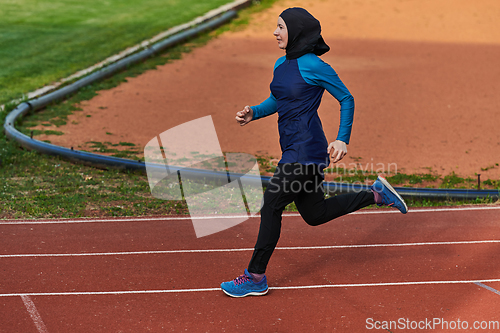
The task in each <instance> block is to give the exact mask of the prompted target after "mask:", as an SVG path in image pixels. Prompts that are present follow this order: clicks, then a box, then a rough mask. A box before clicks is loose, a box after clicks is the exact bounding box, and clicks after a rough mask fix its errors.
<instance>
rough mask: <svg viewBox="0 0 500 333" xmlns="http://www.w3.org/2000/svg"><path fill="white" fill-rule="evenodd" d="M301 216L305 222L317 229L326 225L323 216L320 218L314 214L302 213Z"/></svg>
mask: <svg viewBox="0 0 500 333" xmlns="http://www.w3.org/2000/svg"><path fill="white" fill-rule="evenodd" d="M299 212H300V211H299ZM300 215H301V216H302V219H304V221H305V222H306V223H307V224H309V225H310V226H313V227H315V226H318V225H320V224H323V223H324V221H323V218H322V216H318V215H316V214H314V213H309V212H308V213H304V214H303V213H300Z"/></svg>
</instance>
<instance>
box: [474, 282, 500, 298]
mask: <svg viewBox="0 0 500 333" xmlns="http://www.w3.org/2000/svg"><path fill="white" fill-rule="evenodd" d="M474 283H475V284H477V285H478V286H480V287H483V288H484V289H487V290H489V291H492V292H494V293H495V294H497V295H500V291H498V290H496V289H494V288H491V287H490V286H487V285H485V284H483V283H481V282H474Z"/></svg>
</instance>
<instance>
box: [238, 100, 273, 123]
mask: <svg viewBox="0 0 500 333" xmlns="http://www.w3.org/2000/svg"><path fill="white" fill-rule="evenodd" d="M273 113H276V98H275V97H274V96H273V94H271V96H269V98H268V99H266V100H265V101H264V102H262V103H260V104H259V105H255V106H252V107H250V106H248V105H247V106H245V107H244V108H243V110H241V111H238V112H236V121H237V122H238V123H239V124H240V126H245V125H246V124H248V123H249V122H250V121H252V120H257V119H260V118H264V117H267V116H269V115H272V114H273Z"/></svg>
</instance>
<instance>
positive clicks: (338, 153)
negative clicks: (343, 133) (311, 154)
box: [328, 140, 347, 163]
mask: <svg viewBox="0 0 500 333" xmlns="http://www.w3.org/2000/svg"><path fill="white" fill-rule="evenodd" d="M328 154H329V155H330V156H331V158H332V162H333V163H337V162H338V161H340V160H341V159H343V158H344V156H345V155H346V154H347V145H346V143H345V142H343V141H339V140H335V141H333V142H332V143H330V145H328Z"/></svg>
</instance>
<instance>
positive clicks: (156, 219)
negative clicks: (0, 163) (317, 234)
mask: <svg viewBox="0 0 500 333" xmlns="http://www.w3.org/2000/svg"><path fill="white" fill-rule="evenodd" d="M499 209H500V206H486V207H484V206H483V207H465V208H458V207H457V208H423V209H410V210H409V211H408V214H410V213H412V214H413V213H436V212H461V211H474V210H499ZM370 214H401V213H400V212H399V211H398V210H380V211H379V210H373V211H372V210H369V211H356V212H353V213H350V214H348V215H370ZM242 217H246V218H260V215H257V216H252V217H249V216H248V215H244V216H243V215H220V216H204V217H203V216H202V217H197V219H207V220H211V219H234V218H242ZM283 217H300V214H298V213H292V214H284V215H283ZM184 220H191V217H189V216H179V217H143V218H141V217H130V218H118V219H69V220H23V221H12V220H0V225H24V224H65V223H67V224H73V223H118V222H161V221H184Z"/></svg>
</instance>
